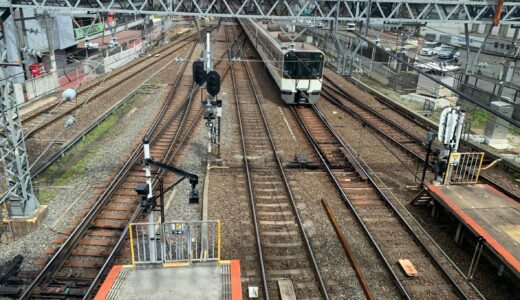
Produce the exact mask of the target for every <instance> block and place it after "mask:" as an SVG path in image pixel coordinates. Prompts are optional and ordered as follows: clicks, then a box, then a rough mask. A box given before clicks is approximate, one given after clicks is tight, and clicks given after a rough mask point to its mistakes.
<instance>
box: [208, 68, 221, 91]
mask: <svg viewBox="0 0 520 300" xmlns="http://www.w3.org/2000/svg"><path fill="white" fill-rule="evenodd" d="M206 90H207V91H208V94H210V95H211V96H213V97H215V96H217V95H218V93H220V75H219V74H218V73H217V72H216V71H211V72H209V73H208V76H207V82H206Z"/></svg>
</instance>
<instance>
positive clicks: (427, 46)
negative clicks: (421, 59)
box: [419, 42, 441, 56]
mask: <svg viewBox="0 0 520 300" xmlns="http://www.w3.org/2000/svg"><path fill="white" fill-rule="evenodd" d="M440 45H441V44H440V43H438V42H424V46H423V47H422V48H421V50H419V55H425V56H432V55H434V49H435V48H436V47H439V46H440Z"/></svg>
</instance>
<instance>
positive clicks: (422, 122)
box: [323, 68, 520, 172]
mask: <svg viewBox="0 0 520 300" xmlns="http://www.w3.org/2000/svg"><path fill="white" fill-rule="evenodd" d="M331 70H332V68H331ZM333 72H334V71H333ZM340 76H341V75H340ZM323 77H324V78H325V79H327V80H328V81H330V82H331V83H332V84H335V83H334V81H332V80H331V79H329V77H328V76H326V75H323ZM342 78H343V79H345V80H347V81H349V82H350V83H352V84H354V85H355V86H357V87H358V88H360V89H361V90H363V91H364V92H365V93H367V94H370V95H372V96H373V97H374V99H376V100H377V101H379V102H380V103H382V104H384V105H386V106H388V107H391V108H393V109H394V110H395V111H398V112H399V114H400V115H402V116H404V117H405V118H407V119H408V120H409V121H411V122H413V123H414V124H416V125H418V126H420V127H421V128H423V129H425V130H431V131H437V129H438V126H437V125H436V124H434V123H433V122H432V121H430V120H429V119H426V118H424V117H422V116H419V115H417V114H416V113H414V112H413V111H410V110H408V109H407V108H404V107H403V106H401V105H399V104H397V103H395V102H394V101H392V100H391V99H389V98H388V97H386V96H385V95H382V94H380V93H378V92H377V91H374V90H372V89H371V88H369V87H367V86H366V85H365V84H364V83H362V82H358V81H356V80H355V79H350V78H345V77H342ZM340 89H341V87H340ZM342 90H343V89H342ZM461 144H462V146H464V147H467V148H468V149H471V150H476V151H479V152H484V153H486V157H488V158H490V159H491V160H496V159H498V158H500V156H498V155H495V154H494V153H491V152H490V151H488V150H486V149H483V148H479V147H478V146H476V145H473V144H472V143H470V142H468V141H466V140H461ZM501 164H502V165H504V166H505V167H506V168H509V169H511V170H514V171H516V172H520V167H519V166H517V165H514V164H512V163H510V162H507V161H502V162H501Z"/></svg>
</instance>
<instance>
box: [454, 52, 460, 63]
mask: <svg viewBox="0 0 520 300" xmlns="http://www.w3.org/2000/svg"><path fill="white" fill-rule="evenodd" d="M459 58H460V51H457V52H455V54H453V60H454V61H455V62H459Z"/></svg>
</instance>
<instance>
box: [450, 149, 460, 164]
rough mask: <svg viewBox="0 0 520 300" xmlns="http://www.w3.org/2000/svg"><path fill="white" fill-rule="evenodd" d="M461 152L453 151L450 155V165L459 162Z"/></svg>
mask: <svg viewBox="0 0 520 300" xmlns="http://www.w3.org/2000/svg"><path fill="white" fill-rule="evenodd" d="M460 157H461V154H460V153H458V152H453V153H452V154H451V156H450V165H452V166H456V165H458V164H459V162H460Z"/></svg>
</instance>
